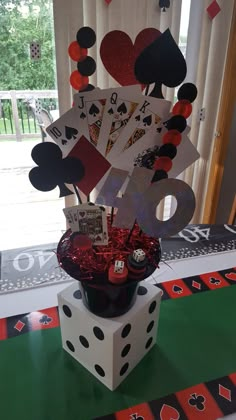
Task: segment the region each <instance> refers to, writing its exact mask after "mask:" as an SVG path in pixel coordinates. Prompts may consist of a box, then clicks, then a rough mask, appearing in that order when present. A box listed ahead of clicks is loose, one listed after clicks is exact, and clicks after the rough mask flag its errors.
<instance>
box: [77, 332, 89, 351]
mask: <svg viewBox="0 0 236 420" xmlns="http://www.w3.org/2000/svg"><path fill="white" fill-rule="evenodd" d="M79 341H80V342H81V344H82V346H83V347H85V348H86V349H88V348H89V342H88V340H87V338H85V337H84V336H83V335H80V336H79Z"/></svg>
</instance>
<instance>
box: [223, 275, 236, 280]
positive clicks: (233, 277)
mask: <svg viewBox="0 0 236 420" xmlns="http://www.w3.org/2000/svg"><path fill="white" fill-rule="evenodd" d="M225 277H226V278H227V279H229V280H234V281H236V273H228V274H225Z"/></svg>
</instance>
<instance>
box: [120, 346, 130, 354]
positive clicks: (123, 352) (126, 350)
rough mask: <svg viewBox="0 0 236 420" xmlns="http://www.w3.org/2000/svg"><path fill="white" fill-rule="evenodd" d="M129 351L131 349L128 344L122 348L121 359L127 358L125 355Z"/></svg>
mask: <svg viewBox="0 0 236 420" xmlns="http://www.w3.org/2000/svg"><path fill="white" fill-rule="evenodd" d="M130 349H131V345H130V344H126V346H125V347H124V348H123V350H122V352H121V357H125V356H127V354H128V353H129V351H130Z"/></svg>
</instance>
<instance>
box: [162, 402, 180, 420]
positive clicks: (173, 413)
mask: <svg viewBox="0 0 236 420" xmlns="http://www.w3.org/2000/svg"><path fill="white" fill-rule="evenodd" d="M179 418H180V414H179V412H178V411H177V410H176V409H175V408H173V407H171V406H170V405H167V404H163V406H162V408H161V411H160V419H161V420H179Z"/></svg>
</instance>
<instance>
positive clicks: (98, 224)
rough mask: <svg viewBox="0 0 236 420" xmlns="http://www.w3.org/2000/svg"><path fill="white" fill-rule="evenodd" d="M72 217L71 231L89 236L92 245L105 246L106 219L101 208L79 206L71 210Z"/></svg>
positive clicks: (106, 242) (106, 239) (106, 238)
mask: <svg viewBox="0 0 236 420" xmlns="http://www.w3.org/2000/svg"><path fill="white" fill-rule="evenodd" d="M71 212H72V215H73V221H74V223H73V225H72V226H71V228H72V231H74V232H80V233H82V234H83V235H87V236H89V238H90V239H91V241H92V242H93V245H107V244H108V232H107V218H106V212H105V209H103V207H99V206H94V205H88V204H81V205H78V206H75V207H74V210H73V208H72V209H71Z"/></svg>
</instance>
